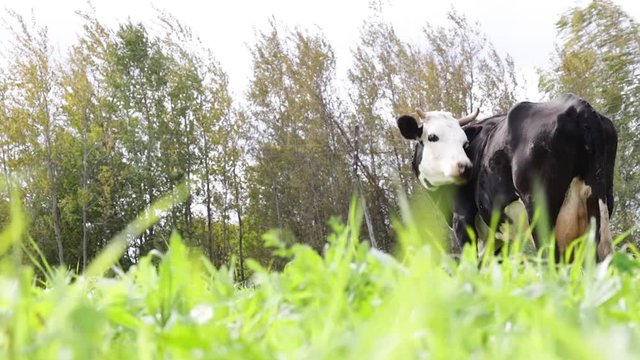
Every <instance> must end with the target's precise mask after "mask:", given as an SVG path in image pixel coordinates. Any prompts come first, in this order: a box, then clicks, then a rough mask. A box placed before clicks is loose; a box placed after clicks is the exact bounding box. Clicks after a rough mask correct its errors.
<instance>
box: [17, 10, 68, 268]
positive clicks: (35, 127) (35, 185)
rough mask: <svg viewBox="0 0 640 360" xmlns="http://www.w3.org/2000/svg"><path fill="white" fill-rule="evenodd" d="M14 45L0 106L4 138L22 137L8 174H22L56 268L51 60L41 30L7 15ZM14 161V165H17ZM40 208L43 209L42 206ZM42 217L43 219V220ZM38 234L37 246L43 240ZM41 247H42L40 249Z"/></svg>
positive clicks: (56, 133) (57, 131) (58, 122)
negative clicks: (5, 118)
mask: <svg viewBox="0 0 640 360" xmlns="http://www.w3.org/2000/svg"><path fill="white" fill-rule="evenodd" d="M9 15H10V17H11V19H12V20H13V21H12V25H11V32H12V34H13V40H14V44H13V45H14V46H13V47H12V48H11V49H10V59H9V61H10V63H9V65H8V66H9V68H10V69H12V71H11V72H10V73H9V74H8V84H9V85H8V87H7V89H6V90H7V92H6V93H5V104H6V105H7V106H8V107H9V109H6V114H9V118H10V119H11V120H10V121H12V122H13V123H14V125H13V126H15V127H14V128H13V129H8V130H9V131H8V135H10V136H20V135H18V134H19V133H22V134H23V135H21V137H22V136H23V138H22V139H21V140H23V141H22V146H18V147H16V148H15V150H16V152H14V155H15V158H14V159H15V160H17V162H16V165H17V166H18V168H14V169H13V170H14V171H18V170H28V171H29V172H30V173H31V176H30V178H29V179H28V183H29V185H30V190H31V196H32V198H31V200H32V201H34V203H32V204H33V205H35V204H36V203H39V204H41V205H40V206H38V208H37V209H35V208H34V210H35V211H36V214H34V215H35V216H36V217H39V218H40V219H41V220H43V222H42V225H43V226H44V227H45V228H47V229H49V230H51V231H50V232H49V234H50V233H51V232H52V233H53V240H54V243H55V247H56V253H57V263H59V264H64V262H65V256H64V246H63V243H62V230H61V221H60V208H59V200H60V192H59V188H58V187H59V174H58V172H59V168H60V161H61V160H60V154H59V153H58V145H60V144H61V143H60V142H59V139H60V137H61V133H62V131H63V129H64V125H63V124H62V119H59V118H58V117H57V113H58V107H59V101H58V100H59V98H58V97H57V95H58V90H59V89H58V88H57V87H56V84H57V74H56V72H55V70H54V68H55V66H56V65H55V64H54V62H53V60H52V55H51V51H52V50H51V48H50V44H49V40H48V36H47V30H46V28H37V27H36V26H35V25H33V24H31V25H30V24H28V23H27V22H25V21H24V19H23V18H22V17H21V16H20V15H18V14H17V13H15V12H9ZM18 159H19V160H18ZM45 204H46V205H45ZM44 212H46V213H48V217H45V216H44V214H43V213H44ZM48 237H49V235H48V234H46V233H45V234H43V237H42V238H41V241H43V242H46V241H45V240H44V239H46V238H48ZM43 245H45V247H46V245H47V244H44V243H43Z"/></svg>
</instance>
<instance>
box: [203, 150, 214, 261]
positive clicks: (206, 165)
mask: <svg viewBox="0 0 640 360" xmlns="http://www.w3.org/2000/svg"><path fill="white" fill-rule="evenodd" d="M206 146H207V145H206V144H205V148H206ZM204 172H205V184H206V191H207V195H206V197H207V199H206V203H207V204H206V205H207V242H208V246H209V260H210V261H211V262H212V263H213V264H214V265H217V264H216V263H215V258H214V256H213V228H212V226H213V224H212V214H211V179H210V177H211V175H210V173H209V160H208V159H207V157H206V156H205V161H204Z"/></svg>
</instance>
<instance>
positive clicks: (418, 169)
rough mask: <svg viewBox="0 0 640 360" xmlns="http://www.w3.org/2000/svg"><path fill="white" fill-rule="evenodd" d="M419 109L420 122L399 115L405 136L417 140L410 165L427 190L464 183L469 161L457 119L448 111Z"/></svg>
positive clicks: (468, 176)
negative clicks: (423, 110) (424, 110)
mask: <svg viewBox="0 0 640 360" xmlns="http://www.w3.org/2000/svg"><path fill="white" fill-rule="evenodd" d="M418 113H419V115H420V117H422V120H423V122H422V123H421V124H420V123H418V121H417V120H416V118H415V117H413V116H410V115H404V116H401V117H400V118H398V127H399V128H400V132H401V133H402V135H403V136H404V137H405V138H407V139H409V140H414V141H416V147H415V152H414V154H413V160H412V165H413V171H414V172H415V174H416V176H417V177H418V179H419V180H420V183H422V185H423V186H424V187H425V188H427V189H428V190H433V189H435V188H437V187H438V186H442V185H449V184H464V183H466V182H467V181H468V180H469V178H470V175H471V161H470V160H469V158H468V157H467V154H466V153H465V148H466V147H467V145H468V141H467V136H466V135H465V132H464V131H463V130H462V127H461V126H460V123H459V121H458V120H457V119H455V118H454V117H453V116H452V115H451V114H450V113H448V112H441V111H430V112H426V113H425V112H422V111H419V112H418ZM476 116H477V113H476Z"/></svg>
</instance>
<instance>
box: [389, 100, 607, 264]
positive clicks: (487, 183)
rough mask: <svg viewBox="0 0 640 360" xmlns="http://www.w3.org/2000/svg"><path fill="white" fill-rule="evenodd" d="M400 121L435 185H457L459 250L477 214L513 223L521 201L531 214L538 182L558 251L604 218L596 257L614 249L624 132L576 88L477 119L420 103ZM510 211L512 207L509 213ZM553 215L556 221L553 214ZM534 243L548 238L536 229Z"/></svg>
mask: <svg viewBox="0 0 640 360" xmlns="http://www.w3.org/2000/svg"><path fill="white" fill-rule="evenodd" d="M416 111H417V115H418V117H419V118H420V119H421V122H418V120H417V119H416V118H415V117H414V116H412V115H403V116H400V117H399V118H398V119H397V125H398V128H399V130H400V133H401V134H402V136H403V137H404V138H406V139H409V140H411V141H414V142H415V143H416V144H415V150H414V153H413V159H412V168H413V171H414V173H415V175H416V176H417V178H418V180H419V181H420V183H421V184H422V185H423V186H424V187H425V188H426V189H427V190H430V191H437V190H438V189H442V188H446V187H451V186H455V187H456V190H457V191H456V195H455V198H454V201H453V209H452V218H451V226H452V230H453V242H452V250H453V251H454V252H459V251H460V249H461V247H462V246H464V245H465V244H468V243H470V242H471V238H470V234H469V231H468V230H467V229H471V230H473V231H475V232H476V233H477V231H478V229H477V227H476V221H475V220H476V218H480V219H481V220H483V222H484V223H486V224H489V223H490V222H491V216H492V214H493V213H494V211H497V213H498V214H500V223H504V222H507V221H513V220H512V219H509V217H508V216H507V215H506V214H505V210H509V208H511V207H517V206H518V204H520V206H521V207H523V211H526V214H527V216H528V220H529V221H531V220H532V218H533V214H534V211H535V206H536V204H534V197H536V196H535V194H536V191H538V190H537V189H540V190H539V191H540V194H541V195H542V197H543V200H544V202H545V203H546V206H547V212H546V213H547V216H548V219H547V220H549V222H547V223H548V224H551V225H552V226H554V229H555V237H556V246H555V256H556V259H560V258H561V257H562V256H563V254H564V252H565V250H566V249H567V246H568V245H569V244H570V242H571V241H572V240H574V239H575V238H577V237H579V236H581V235H583V234H584V233H585V232H586V231H587V229H588V225H589V223H590V221H591V219H595V224H596V231H595V238H596V243H597V248H596V254H597V255H596V256H597V260H598V261H602V260H603V259H604V258H605V257H607V256H608V255H609V254H610V253H611V252H612V243H611V233H610V229H609V219H610V217H611V214H612V211H613V206H614V200H613V169H614V162H615V157H616V151H617V144H618V137H617V132H616V129H615V127H614V125H613V122H612V121H611V120H610V119H608V118H607V117H606V116H604V115H602V114H600V113H598V112H597V111H596V110H594V109H593V107H592V106H591V105H590V104H589V103H588V102H586V101H585V100H583V99H581V98H580V97H578V96H576V95H574V94H565V95H562V96H560V97H558V98H556V99H554V100H552V101H549V102H540V103H534V102H520V103H517V104H516V105H514V106H513V107H512V108H511V109H510V110H509V111H508V112H507V114H503V115H495V116H492V117H490V118H487V119H484V120H481V121H476V117H477V115H478V111H476V112H475V113H474V114H471V115H469V116H466V117H464V118H462V119H458V120H456V119H455V118H454V117H453V116H452V115H451V114H450V113H447V112H440V111H431V112H425V111H422V110H420V109H417V110H416ZM506 212H507V213H508V211H506ZM550 220H553V221H550ZM533 241H534V244H535V246H536V247H537V248H539V247H540V239H538V237H537V236H536V235H535V234H534V236H533Z"/></svg>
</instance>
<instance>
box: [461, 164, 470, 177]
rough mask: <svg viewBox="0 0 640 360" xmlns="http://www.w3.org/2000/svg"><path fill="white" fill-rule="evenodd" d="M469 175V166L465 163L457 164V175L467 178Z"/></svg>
mask: <svg viewBox="0 0 640 360" xmlns="http://www.w3.org/2000/svg"><path fill="white" fill-rule="evenodd" d="M470 173H471V164H470V163H467V162H459V163H458V174H460V176H469V174H470Z"/></svg>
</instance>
